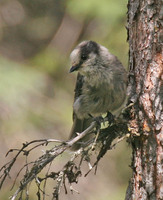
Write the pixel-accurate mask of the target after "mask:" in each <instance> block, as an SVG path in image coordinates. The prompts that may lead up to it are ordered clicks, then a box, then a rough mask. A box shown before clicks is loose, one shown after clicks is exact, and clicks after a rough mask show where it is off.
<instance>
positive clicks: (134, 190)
mask: <svg viewBox="0 0 163 200" xmlns="http://www.w3.org/2000/svg"><path fill="white" fill-rule="evenodd" d="M162 6H163V5H162V1H161V0H129V3H128V40H129V66H130V72H129V90H130V100H131V101H134V102H135V103H134V105H133V107H132V109H131V120H130V131H131V135H132V139H131V144H132V150H133V154H132V163H131V167H132V170H133V174H132V178H131V180H130V183H129V187H128V189H127V192H126V200H139V199H141V200H146V199H148V200H154V199H160V200H161V199H163V52H162V42H163V29H162V24H163V21H162V20H163V8H162Z"/></svg>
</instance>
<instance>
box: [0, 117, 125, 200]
mask: <svg viewBox="0 0 163 200" xmlns="http://www.w3.org/2000/svg"><path fill="white" fill-rule="evenodd" d="M96 123H97V122H95V121H94V122H92V123H91V124H90V126H89V127H88V128H87V129H86V130H85V131H83V132H82V133H81V134H79V135H77V136H76V137H75V138H73V139H72V140H70V141H66V142H63V141H58V140H53V139H48V140H46V139H45V140H34V141H31V142H29V143H28V142H27V143H24V144H23V146H22V148H21V149H12V150H10V151H9V153H10V152H14V151H17V153H16V155H15V157H14V158H13V159H12V160H11V161H10V162H8V163H7V164H6V165H4V166H3V167H2V168H1V169H0V172H1V173H2V175H1V177H0V178H1V180H0V186H2V185H3V184H4V181H5V179H6V177H7V176H9V174H10V171H11V169H12V168H13V165H14V164H15V162H16V161H17V159H18V157H20V155H24V156H25V157H26V159H27V157H28V156H29V154H30V153H31V152H33V150H34V149H37V148H38V147H40V146H47V145H48V144H49V143H51V142H60V143H61V144H58V145H56V146H54V147H53V148H51V149H50V150H46V151H45V152H44V154H43V155H41V156H40V157H39V158H37V159H36V160H35V161H32V162H27V160H26V163H25V165H24V166H23V167H22V168H21V169H20V171H21V170H22V169H23V168H26V170H25V172H24V177H23V178H22V179H21V181H20V185H19V188H18V189H17V190H16V192H15V193H14V194H13V196H12V197H11V199H12V200H15V199H17V198H20V199H21V198H22V197H23V195H24V194H23V193H25V190H27V188H28V187H27V186H28V185H29V184H30V183H31V182H32V181H33V180H35V183H36V185H37V188H38V191H37V194H36V195H37V198H38V199H41V197H43V198H42V199H43V200H44V199H46V195H47V194H46V184H47V181H48V180H49V179H52V180H54V181H55V182H56V186H55V187H54V190H53V194H51V196H52V199H54V200H58V199H59V194H60V191H61V188H62V186H64V189H65V193H67V192H68V190H67V184H68V185H69V190H70V191H71V192H73V191H75V192H78V191H76V190H75V189H73V187H72V183H78V179H79V178H80V176H81V175H82V169H81V168H82V163H83V162H87V163H88V166H89V170H88V172H87V173H86V175H87V174H88V173H89V172H90V171H91V170H92V169H93V168H94V167H95V169H97V165H98V162H99V161H100V159H101V158H102V157H103V156H104V155H105V154H106V152H107V151H108V150H110V149H112V147H114V146H115V145H116V144H117V143H118V142H120V140H122V139H124V138H126V136H125V135H126V133H127V132H128V127H127V121H124V120H123V121H122V120H119V119H116V120H115V121H114V123H112V124H110V126H108V127H106V128H103V129H100V132H99V135H98V137H96V135H95V134H94V137H93V138H91V139H90V140H89V141H87V144H86V145H84V146H83V147H82V148H81V149H79V150H78V151H76V152H74V153H73V154H72V155H71V157H70V159H69V161H68V162H67V163H65V165H64V166H63V167H62V168H61V169H60V170H59V171H57V172H55V171H50V166H51V164H52V163H53V164H54V162H55V158H57V157H58V156H59V155H61V154H63V153H64V152H65V151H66V150H68V149H69V148H70V147H71V146H72V145H73V144H74V143H76V142H78V141H79V140H80V139H81V138H82V137H84V136H85V135H86V134H89V133H91V132H95V128H96V125H97V124H96ZM95 138H96V144H95V149H96V152H98V155H97V157H96V160H95V161H93V160H91V159H92V157H91V155H92V154H93V150H94V149H92V148H91V147H92V145H94V142H95ZM115 139H117V142H115V143H114V144H112V143H113V141H114V140H115ZM32 145H34V146H32ZM77 160H78V161H79V160H80V161H79V162H76V161H77ZM90 161H91V162H94V164H93V166H91V164H90ZM48 165H49V169H48V172H47V173H46V174H45V175H44V177H40V172H41V171H42V170H43V169H45V167H46V166H48ZM19 174H20V172H19V173H18V175H17V176H19ZM42 184H43V185H44V186H43V187H42ZM27 193H28V192H27ZM48 198H49V197H48ZM26 199H29V197H28V195H26Z"/></svg>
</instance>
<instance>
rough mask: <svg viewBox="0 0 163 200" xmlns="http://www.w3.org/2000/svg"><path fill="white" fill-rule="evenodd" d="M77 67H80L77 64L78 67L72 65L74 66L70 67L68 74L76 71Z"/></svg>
mask: <svg viewBox="0 0 163 200" xmlns="http://www.w3.org/2000/svg"><path fill="white" fill-rule="evenodd" d="M79 67H80V65H79V64H78V65H74V66H72V67H71V69H70V71H69V72H70V73H71V72H74V71H77V70H78V69H79Z"/></svg>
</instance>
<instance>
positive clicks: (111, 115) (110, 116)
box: [106, 112, 115, 124]
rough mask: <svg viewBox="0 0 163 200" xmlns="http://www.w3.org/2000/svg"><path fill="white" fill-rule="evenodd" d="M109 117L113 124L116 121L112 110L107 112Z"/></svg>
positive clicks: (110, 122)
mask: <svg viewBox="0 0 163 200" xmlns="http://www.w3.org/2000/svg"><path fill="white" fill-rule="evenodd" d="M106 117H107V119H108V122H109V124H112V123H114V121H115V120H114V115H113V114H112V113H111V112H107V116H106Z"/></svg>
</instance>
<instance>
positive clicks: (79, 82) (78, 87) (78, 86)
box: [74, 73, 84, 101]
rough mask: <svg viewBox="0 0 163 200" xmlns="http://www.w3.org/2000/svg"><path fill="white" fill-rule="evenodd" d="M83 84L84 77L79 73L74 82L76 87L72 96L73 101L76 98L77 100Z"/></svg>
mask: <svg viewBox="0 0 163 200" xmlns="http://www.w3.org/2000/svg"><path fill="white" fill-rule="evenodd" d="M83 83H84V77H83V75H81V74H80V73H78V75H77V80H76V86H75V90H74V92H75V96H74V101H75V100H76V98H78V97H79V96H80V95H81V94H82V87H83Z"/></svg>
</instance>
